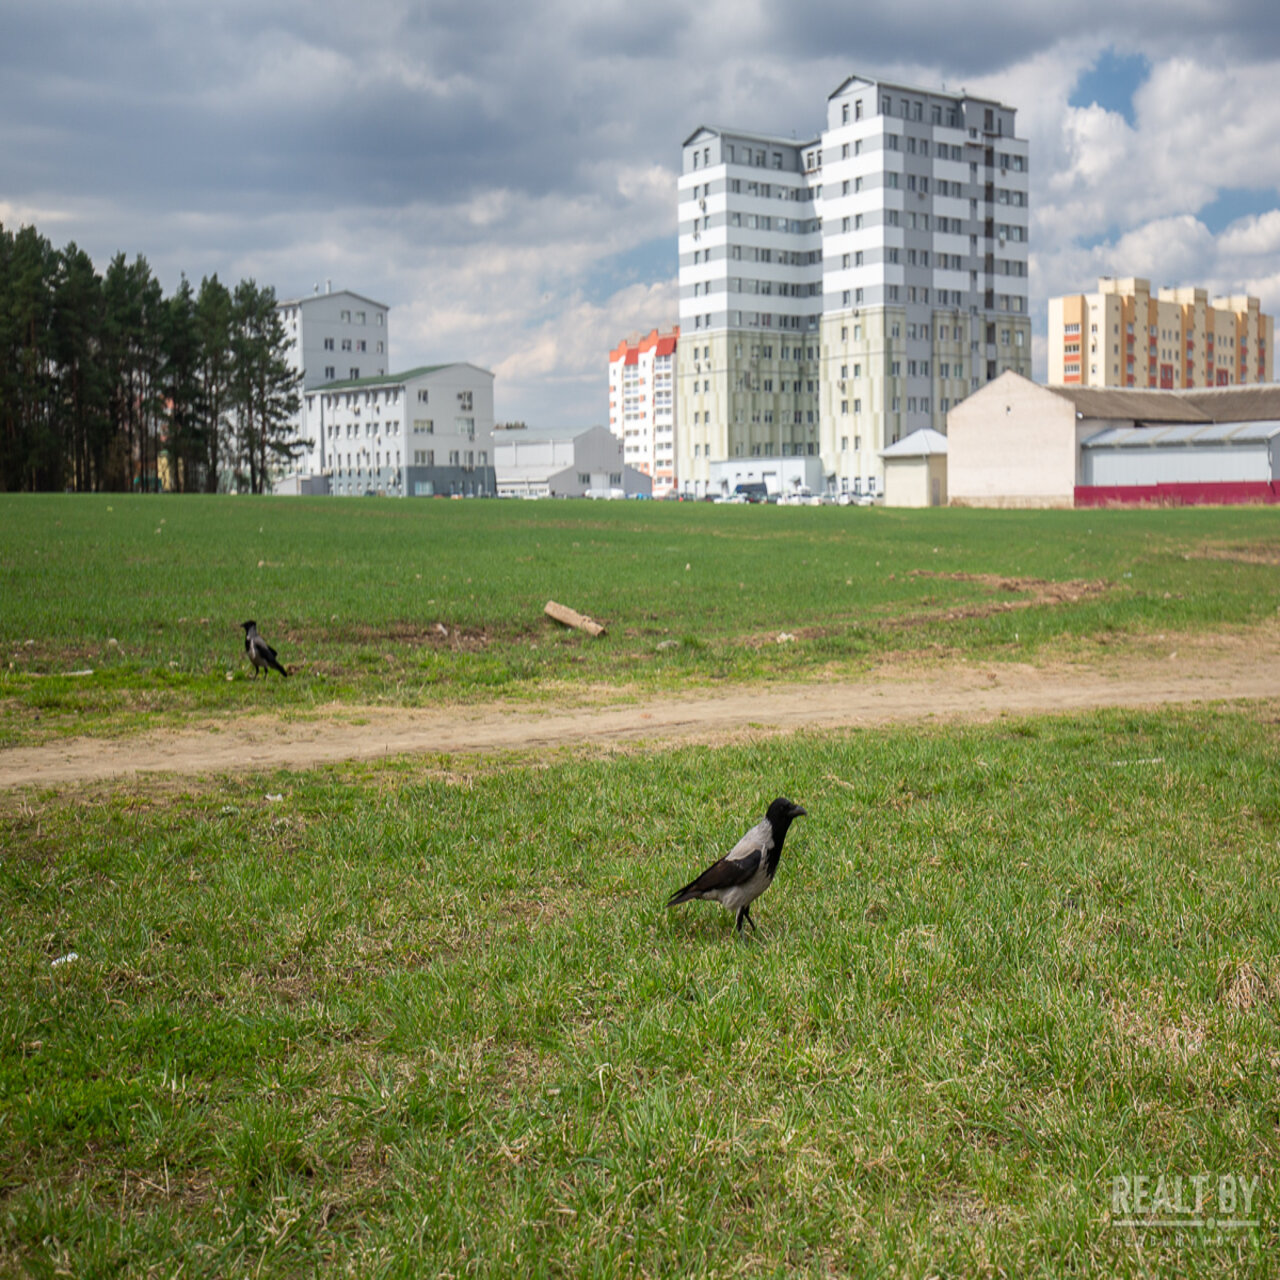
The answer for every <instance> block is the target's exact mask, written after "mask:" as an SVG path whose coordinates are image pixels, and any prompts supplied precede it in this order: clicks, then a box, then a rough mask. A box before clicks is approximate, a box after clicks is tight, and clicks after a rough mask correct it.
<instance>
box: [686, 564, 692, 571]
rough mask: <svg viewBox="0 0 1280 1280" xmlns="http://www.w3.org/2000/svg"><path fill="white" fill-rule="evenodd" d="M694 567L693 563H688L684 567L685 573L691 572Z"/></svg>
mask: <svg viewBox="0 0 1280 1280" xmlns="http://www.w3.org/2000/svg"><path fill="white" fill-rule="evenodd" d="M692 568H693V565H691V564H687V565H685V567H684V571H685V573H688V572H689V570H690V569H692Z"/></svg>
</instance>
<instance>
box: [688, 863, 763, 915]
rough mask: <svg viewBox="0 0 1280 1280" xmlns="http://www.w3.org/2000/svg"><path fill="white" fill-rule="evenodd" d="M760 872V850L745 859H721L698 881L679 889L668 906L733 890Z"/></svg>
mask: <svg viewBox="0 0 1280 1280" xmlns="http://www.w3.org/2000/svg"><path fill="white" fill-rule="evenodd" d="M759 870H760V850H759V849H756V850H753V851H752V852H751V853H749V854H747V856H746V857H745V858H721V859H720V861H719V862H713V863H712V864H711V866H709V867H708V868H707V869H706V870H705V871H704V872H703V873H702V874H701V875H700V876H699V877H698V878H697V879H696V880H693V881H690V883H689V884H687V885H685V887H684V888H683V889H677V890H676V892H675V893H673V894H672V895H671V898H670V900H669V901H668V903H667V905H668V906H675V905H676V904H678V903H681V902H688V901H689V900H690V899H691V898H700V897H702V896H703V895H704V894H707V893H712V892H714V891H715V890H716V889H732V888H733V887H734V886H735V885H739V884H746V882H747V881H748V880H750V879H751V877H752V876H754V875H755V874H756V872H757V871H759Z"/></svg>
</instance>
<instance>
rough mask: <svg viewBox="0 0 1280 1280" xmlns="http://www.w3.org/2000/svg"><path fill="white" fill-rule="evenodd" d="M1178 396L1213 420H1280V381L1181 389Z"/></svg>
mask: <svg viewBox="0 0 1280 1280" xmlns="http://www.w3.org/2000/svg"><path fill="white" fill-rule="evenodd" d="M1178 395H1179V397H1180V398H1181V399H1183V400H1185V401H1187V403H1188V404H1193V405H1195V407H1196V408H1197V409H1199V410H1201V411H1202V412H1203V413H1204V415H1205V417H1207V418H1208V419H1210V421H1212V422H1273V421H1278V420H1280V384H1277V383H1274V382H1261V383H1258V384H1256V385H1254V386H1247V387H1214V388H1212V389H1210V390H1205V391H1194V390H1193V391H1180V392H1179V393H1178Z"/></svg>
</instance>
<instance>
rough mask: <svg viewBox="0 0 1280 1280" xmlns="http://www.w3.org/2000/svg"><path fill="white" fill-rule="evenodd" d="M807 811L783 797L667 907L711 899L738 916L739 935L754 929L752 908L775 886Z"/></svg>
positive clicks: (668, 901) (679, 890) (676, 893)
mask: <svg viewBox="0 0 1280 1280" xmlns="http://www.w3.org/2000/svg"><path fill="white" fill-rule="evenodd" d="M804 813H805V811H804V810H803V809H802V808H801V807H800V806H799V805H798V804H793V803H792V802H791V801H790V800H788V799H787V798H786V797H785V796H779V797H778V798H777V799H776V800H775V801H774V802H773V803H772V804H771V805H770V806H769V810H768V812H767V813H766V814H765V815H764V817H763V818H761V819H760V821H759V822H757V823H756V825H755V826H754V827H752V828H751V830H750V831H748V832H747V834H746V835H745V836H743V837H742V839H741V840H739V841H738V843H737V844H735V845H734V846H733V848H732V849H730V850H729V852H728V853H726V854H725V855H724V857H723V858H721V859H720V861H719V862H715V863H712V865H711V866H709V867H708V868H707V869H706V870H705V871H704V872H703V873H702V874H701V875H700V876H699V877H698V878H697V879H696V880H694V881H692V882H691V883H689V884H687V885H685V887H684V888H683V889H677V890H676V892H675V893H673V894H672V895H671V897H670V898H668V899H667V906H669V907H675V906H679V905H680V903H682V902H692V901H693V899H694V898H708V899H710V900H711V901H713V902H718V903H720V905H721V906H722V907H725V908H726V909H727V910H729V911H736V912H737V913H738V932H739V933H741V932H742V926H743V924H744V923H745V924H749V925H750V926H751V927H752V928H753V929H754V928H755V927H756V922H755V921H754V920H753V919H752V918H751V904H752V903H753V902H754V901H755V900H756V899H757V898H758V897H759V896H760V895H761V894H762V893H763V892H764V891H765V890H766V889H767V888H768V887H769V886H770V885H771V884H772V883H773V877H774V875H775V874H776V873H777V870H778V859H779V858H781V857H782V842H783V841H784V840H785V839H786V838H787V828H788V827H790V826H791V823H792V821H793V820H794V819H796V818H802V817H804Z"/></svg>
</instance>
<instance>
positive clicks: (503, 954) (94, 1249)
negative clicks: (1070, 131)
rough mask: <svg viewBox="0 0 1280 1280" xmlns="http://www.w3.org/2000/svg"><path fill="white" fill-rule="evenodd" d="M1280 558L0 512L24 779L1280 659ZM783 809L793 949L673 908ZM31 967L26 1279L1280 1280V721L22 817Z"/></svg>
mask: <svg viewBox="0 0 1280 1280" xmlns="http://www.w3.org/2000/svg"><path fill="white" fill-rule="evenodd" d="M935 548H936V550H935ZM259 561H261V562H262V563H261V565H259ZM686 565H688V566H689V567H688V568H687V569H686V568H685V566H686ZM1278 566H1280V526H1277V524H1276V517H1275V516H1274V515H1273V514H1272V513H1270V512H1266V511H1260V510H1237V511H1177V512H1087V513H1086V512H1079V513H1073V512H1063V513H991V512H966V511H938V512H920V513H905V512H892V511H863V510H852V511H850V510H843V509H827V508H822V509H803V508H784V509H773V508H768V509H760V508H741V507H727V508H726V507H710V506H670V505H667V504H614V505H608V504H600V505H590V504H585V503H580V504H557V503H521V504H514V503H512V504H507V503H478V502H471V503H461V502H458V503H444V502H439V503H425V502H424V503H393V502H375V501H369V502H367V503H358V502H351V503H336V502H311V501H307V500H280V501H277V502H262V503H259V502H250V501H243V500H239V499H236V500H225V499H224V500H220V501H212V500H211V501H207V502H206V501H204V500H173V501H168V500H156V499H146V498H142V499H132V500H130V499H120V498H103V499H93V500H84V499H66V498H50V499H18V498H13V497H0V575H2V578H0V580H2V582H3V603H4V607H3V609H0V639H2V640H3V644H4V647H5V651H6V652H7V653H8V655H9V657H8V659H7V662H8V663H11V664H12V665H10V666H8V670H7V671H6V672H5V673H4V675H3V677H0V698H2V699H3V704H2V705H3V714H2V719H0V732H2V733H3V738H2V739H0V742H2V743H4V744H8V745H12V744H13V743H16V742H30V741H34V740H36V739H38V738H39V737H41V736H43V735H48V734H51V733H58V734H66V733H71V732H83V731H87V732H90V733H93V734H115V733H128V732H132V731H136V730H137V729H139V728H141V727H144V726H149V725H153V724H155V723H157V722H161V723H165V722H177V721H180V720H183V719H190V718H193V717H197V718H204V719H209V720H212V721H214V722H215V723H216V722H217V721H218V720H219V719H222V718H230V717H233V716H238V715H240V714H242V713H243V712H245V711H246V710H249V709H257V708H259V707H262V708H270V709H271V710H275V711H283V712H284V713H285V714H286V715H287V716H292V715H297V716H305V715H312V716H316V715H322V714H326V710H325V709H326V707H327V706H328V704H332V703H341V704H344V705H345V706H346V707H347V708H348V709H350V708H358V707H359V706H361V705H364V704H369V703H379V702H389V703H400V704H405V705H414V704H417V703H449V702H453V701H459V702H460V701H464V700H466V701H476V700H483V699H486V698H491V697H493V696H496V695H501V696H503V697H519V698H538V699H559V700H564V699H573V698H585V697H587V696H596V694H595V692H594V691H596V690H597V689H599V688H600V687H607V688H608V689H609V690H612V691H613V693H614V695H615V696H626V695H627V694H628V692H630V691H635V690H641V691H645V690H648V691H655V690H657V691H662V690H671V691H675V690H678V689H680V688H682V687H685V686H686V685H690V684H693V685H709V684H713V683H715V682H717V681H735V682H750V681H753V680H770V681H772V680H776V679H779V678H786V679H814V680H817V679H822V678H827V677H830V676H832V675H836V676H855V677H856V675H857V674H858V673H859V672H860V671H862V670H864V669H865V668H866V667H867V666H868V665H869V664H871V663H873V662H875V661H879V660H884V659H887V658H888V657H889V656H890V655H892V654H893V653H895V652H896V651H897V650H898V649H900V648H903V647H906V648H909V649H912V650H914V651H916V652H917V653H918V654H919V655H920V660H921V661H927V660H929V659H931V658H934V657H947V656H955V655H966V656H981V657H983V658H984V659H990V660H999V659H1003V658H1018V659H1021V660H1024V661H1037V660H1043V659H1055V660H1056V659H1058V658H1061V657H1064V656H1073V655H1075V656H1080V655H1084V656H1089V655H1093V654H1096V652H1098V651H1099V650H1108V651H1109V650H1111V649H1115V648H1121V649H1123V648H1125V647H1126V646H1129V647H1133V648H1135V649H1140V648H1141V646H1142V644H1143V643H1144V639H1145V638H1149V637H1153V636H1154V635H1156V634H1160V633H1164V632H1205V631H1211V630H1216V629H1221V628H1224V627H1230V628H1240V629H1245V633H1246V634H1252V633H1249V632H1248V631H1247V629H1248V628H1250V627H1251V626H1253V625H1254V624H1257V623H1259V622H1261V621H1263V620H1267V619H1270V618H1272V617H1274V615H1275V612H1276V607H1277V604H1280V590H1278V589H1277V567H1278ZM419 574H420V575H421V577H419V576H418V575H419ZM939 575H941V576H939ZM960 575H964V576H960ZM552 597H554V598H556V599H560V600H563V601H564V602H566V603H569V604H572V605H575V606H576V607H578V608H581V609H584V610H586V611H588V612H591V613H593V614H595V615H596V616H598V617H601V618H603V619H604V620H605V621H607V622H608V623H609V626H610V634H609V635H608V637H606V638H605V639H604V640H602V641H599V642H591V641H588V640H587V639H585V638H584V637H582V636H580V635H578V634H577V633H562V632H559V631H557V630H556V629H555V628H554V627H553V625H552V624H550V623H548V622H546V621H545V620H544V619H543V618H542V617H541V609H542V605H543V604H544V603H545V601H546V599H547V598H552ZM1010 605H1014V606H1017V607H1014V608H1010V607H1009V606H1010ZM250 615H253V616H256V617H257V619H258V621H259V622H260V623H261V624H262V628H263V631H264V633H265V634H266V635H267V636H268V637H269V638H270V639H272V640H273V641H274V642H276V643H277V644H278V646H279V647H280V649H281V651H282V657H284V658H285V659H286V661H287V662H288V663H289V665H291V666H292V667H293V669H294V673H295V674H294V675H293V676H292V677H291V678H290V679H289V680H288V681H273V683H272V684H271V685H269V686H267V685H263V684H261V683H259V686H258V687H257V688H254V687H253V683H252V681H250V680H249V679H248V670H247V667H246V665H245V664H244V661H243V655H242V652H241V649H240V643H241V642H240V632H239V629H238V627H237V625H236V624H238V623H239V622H240V621H241V620H242V619H243V618H244V617H246V616H250ZM437 623H439V624H441V625H442V626H443V627H444V628H445V630H446V631H447V632H448V633H449V634H448V637H446V638H441V639H439V640H437V639H433V638H432V637H433V635H437V636H438V635H439V633H438V632H436V631H435V627H436V624H437ZM779 631H786V632H788V633H790V634H793V635H794V636H795V637H796V638H795V640H794V641H791V642H788V643H785V644H779V643H777V633H778V632H779ZM28 640H31V641H32V643H31V644H27V643H26V642H27V641H28ZM109 640H115V641H116V643H115V644H114V645H109V644H108V643H107V642H108V641H109ZM667 640H675V641H676V642H677V643H676V644H675V645H674V646H670V647H665V648H659V647H658V646H659V645H660V644H663V643H665V642H666V641H667ZM170 664H174V665H170ZM88 668H92V669H93V672H94V674H93V675H92V676H68V675H66V674H61V675H60V674H58V673H59V672H63V673H65V672H67V671H72V670H78V669H88ZM229 672H230V673H231V674H232V677H233V678H232V679H231V680H230V681H228V679H227V675H228V673H229ZM37 715H38V716H39V717H40V719H39V721H36V719H35V718H36V716H37ZM3 750H4V747H3V745H0V754H2V752H3ZM779 793H784V794H787V795H789V796H791V797H792V798H793V799H795V800H797V801H799V802H800V803H802V804H804V806H805V807H806V809H807V810H808V815H809V816H807V817H805V818H802V819H800V820H799V822H798V823H797V824H796V825H795V827H793V829H792V833H791V834H790V835H789V837H788V841H787V847H786V853H785V854H784V858H783V862H782V867H781V871H780V873H779V878H778V881H777V883H776V884H775V886H774V887H773V888H772V889H771V890H770V892H769V893H768V894H767V895H766V896H765V897H764V898H762V899H761V900H760V901H759V903H757V904H756V906H755V908H754V910H753V913H752V914H753V916H754V917H755V918H756V919H757V920H758V922H759V926H760V932H759V934H758V935H756V936H752V937H749V938H745V939H739V938H737V937H735V936H734V935H733V933H732V922H731V919H730V918H729V917H728V916H726V915H725V913H723V912H722V911H720V910H719V909H718V908H716V907H714V906H712V905H711V904H706V903H694V904H690V905H688V906H685V907H681V908H679V909H678V910H675V911H667V910H666V909H665V908H664V906H663V903H664V901H665V898H666V896H667V895H668V894H669V893H670V891H671V890H672V889H674V888H676V887H678V886H679V885H680V884H682V883H684V882H685V881H686V880H688V879H689V878H690V877H691V876H692V875H693V874H695V873H696V872H697V871H699V870H700V869H701V868H702V867H703V866H704V865H705V864H706V863H707V862H708V861H709V860H710V859H711V858H712V857H714V856H716V855H717V854H718V853H722V852H724V851H725V850H726V849H727V848H728V846H729V845H730V844H731V843H732V842H733V840H735V839H736V837H737V836H738V835H740V834H741V832H742V831H743V830H744V829H745V828H746V826H747V825H749V824H750V823H751V822H753V821H754V820H755V819H756V818H757V817H758V816H759V815H760V813H761V812H762V811H763V809H764V807H765V805H766V804H767V803H768V801H769V800H771V799H772V798H773V797H774V796H775V795H777V794H779ZM0 942H2V943H3V950H2V951H0V1274H9V1273H13V1274H30V1275H35V1276H42V1277H43V1276H49V1277H53V1276H58V1275H71V1276H76V1277H99V1276H101V1277H106V1276H135V1275H136V1276H143V1275H147V1276H151V1275H154V1276H178V1275H181V1276H209V1277H221V1276H241V1275H255V1276H257V1275H261V1276H297V1275H330V1274H352V1275H357V1276H379V1277H381V1276H388V1277H391V1276H394V1277H406V1278H407V1277H418V1276H424V1275H492V1276H499V1275H513V1274H515V1275H524V1274H528V1275H535V1276H537V1275H546V1276H562V1275H601V1276H612V1275H631V1274H637V1275H652V1276H670V1275H681V1274H706V1275H717V1276H732V1275H749V1276H790V1275H815V1276H818V1275H823V1276H825V1275H904V1276H921V1277H924V1276H944V1275H990V1276H1004V1275H1018V1276H1021V1275H1045V1276H1061V1275H1067V1274H1080V1275H1132V1276H1148V1275H1157V1274H1170V1275H1172V1274H1184V1275H1193V1274H1194V1275H1218V1274H1233V1275H1234V1274H1240V1275H1258V1276H1263V1275H1270V1274H1272V1273H1273V1272H1274V1271H1275V1270H1276V1269H1277V1263H1276V1261H1275V1259H1277V1258H1280V1177H1278V1176H1277V1175H1278V1162H1280V1091H1278V1090H1277V1087H1276V1081H1277V1078H1280V705H1277V704H1272V703H1265V702H1254V703H1248V702H1240V703H1233V704H1226V705H1216V706H1200V707H1196V708H1191V709H1183V710H1177V711H1165V712H1143V713H1137V712H1121V711H1111V712H1102V713H1097V714H1091V715H1081V716H1073V717H1065V716H1064V717H1043V718H1035V719H1013V718H1006V719H1003V720H999V721H997V722H996V723H994V724H991V725H986V726H971V727H951V728H941V727H929V728H911V729H906V728H899V729H888V730H875V731H861V732H845V733H832V734H817V733H807V734H800V735H796V736H793V737H789V738H777V739H768V740H765V739H762V740H759V741H755V742H748V743H741V742H740V743H736V744H734V745H729V746H721V747H716V748H714V749H713V748H706V747H700V748H687V747H686V748H680V749H659V748H657V747H649V748H645V749H643V750H640V749H637V750H633V751H612V752H607V751H600V750H594V751H592V750H579V751H577V752H570V751H560V752H556V753H552V754H547V753H545V752H544V753H542V754H540V755H538V756H534V755H532V754H531V755H510V756H504V757H498V758H474V759H472V758H462V757H442V756H438V757H423V758H413V759H403V760H390V761H384V762H380V763H378V764H376V765H345V766H335V767H332V768H328V769H322V770H313V771H308V772H289V771H284V770H281V771H278V772H275V773H271V774H262V775H247V774H246V775H238V776H235V777H227V778H204V779H201V780H198V781H197V780H194V779H188V778H167V779H166V778H164V777H157V778H152V779H149V780H138V781H134V782H130V783H128V784H126V785H119V786H113V787H107V786H97V785H94V786H89V785H83V786H76V787H68V788H64V789H53V788H45V789H39V788H33V789H28V790H26V791H24V792H0ZM71 957H74V958H71ZM1141 1180H1145V1181H1141ZM1228 1193H1230V1194H1231V1195H1233V1196H1234V1197H1235V1198H1234V1202H1233V1203H1231V1204H1230V1205H1229V1204H1228V1203H1227V1201H1226V1200H1225V1199H1219V1197H1221V1196H1226V1195H1227V1194H1228ZM1198 1194H1199V1195H1200V1196H1201V1200H1202V1203H1200V1205H1199V1207H1198V1212H1197V1208H1196V1205H1197V1195H1198ZM1193 1217H1194V1221H1193V1220H1192V1219H1193ZM1210 1218H1212V1219H1213V1220H1214V1222H1213V1225H1212V1226H1210V1225H1207V1220H1208V1219H1210ZM1124 1222H1128V1223H1130V1224H1131V1225H1122V1223H1124ZM1224 1222H1225V1225H1223V1223H1224ZM1164 1223H1172V1224H1173V1225H1159V1224H1164ZM1241 1223H1243V1224H1245V1225H1239V1224H1241Z"/></svg>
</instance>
